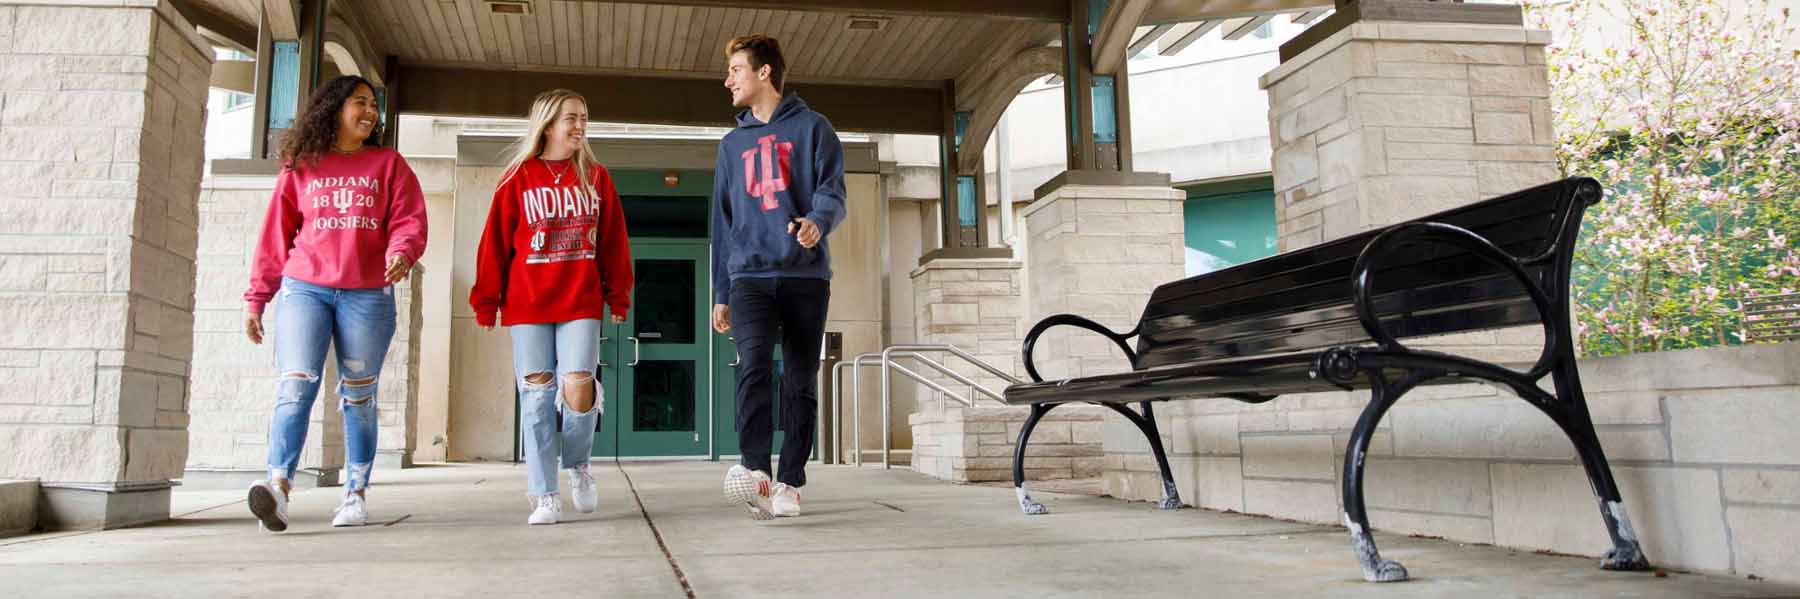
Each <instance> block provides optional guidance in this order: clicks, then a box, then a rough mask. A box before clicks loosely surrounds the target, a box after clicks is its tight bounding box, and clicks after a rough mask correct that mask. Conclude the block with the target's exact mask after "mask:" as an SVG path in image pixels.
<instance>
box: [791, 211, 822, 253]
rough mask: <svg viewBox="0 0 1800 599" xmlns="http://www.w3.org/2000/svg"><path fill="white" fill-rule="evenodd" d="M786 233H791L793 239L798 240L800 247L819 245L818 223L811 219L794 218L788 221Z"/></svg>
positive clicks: (808, 247) (809, 247)
mask: <svg viewBox="0 0 1800 599" xmlns="http://www.w3.org/2000/svg"><path fill="white" fill-rule="evenodd" d="M788 234H789V235H793V236H794V240H795V241H799V242H800V247H803V248H806V249H809V250H810V249H812V247H813V246H815V245H819V237H820V234H819V224H818V223H815V222H812V219H807V218H796V219H794V222H791V223H788Z"/></svg>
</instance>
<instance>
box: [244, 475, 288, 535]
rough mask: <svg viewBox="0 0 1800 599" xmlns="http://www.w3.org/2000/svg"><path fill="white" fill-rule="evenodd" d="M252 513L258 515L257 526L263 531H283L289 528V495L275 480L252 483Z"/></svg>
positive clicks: (249, 501) (250, 501)
mask: <svg viewBox="0 0 1800 599" xmlns="http://www.w3.org/2000/svg"><path fill="white" fill-rule="evenodd" d="M248 503H249V504H250V513H252V514H255V515H256V527H257V528H259V529H262V531H263V532H282V531H285V530H287V528H288V517H287V507H288V496H287V492H285V491H282V490H281V485H280V484H279V483H277V482H275V481H273V480H259V481H256V482H254V483H250V497H249V500H248Z"/></svg>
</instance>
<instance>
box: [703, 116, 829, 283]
mask: <svg viewBox="0 0 1800 599" xmlns="http://www.w3.org/2000/svg"><path fill="white" fill-rule="evenodd" d="M737 123H738V126H737V129H736V130H734V131H732V132H731V133H728V134H726V135H725V139H722V140H719V163H718V166H717V167H716V169H715V170H714V171H713V218H712V220H713V227H712V257H713V268H712V272H713V303H715V304H727V303H730V298H731V282H732V281H734V280H737V279H744V278H776V277H784V278H796V279H826V280H829V279H831V251H830V237H829V236H830V235H831V231H832V230H833V229H836V228H837V226H838V223H842V222H844V216H845V214H846V211H845V204H846V202H845V201H844V148H843V146H842V145H841V144H839V143H838V137H837V131H835V130H833V129H832V128H831V122H830V121H827V120H825V117H824V116H822V115H820V114H819V113H817V112H813V111H812V109H811V108H808V107H807V106H806V102H805V101H802V100H801V99H800V97H799V96H796V95H793V94H788V95H787V96H785V97H783V98H782V99H781V104H780V105H778V106H776V108H775V113H774V114H773V115H770V116H769V122H767V123H764V122H762V121H759V120H756V116H755V115H753V114H751V112H750V111H749V110H748V109H746V110H744V111H743V112H740V113H738V116H737ZM798 218H806V219H810V220H812V221H813V222H814V223H816V224H818V225H819V232H820V233H821V234H822V236H821V237H820V239H819V243H818V245H815V246H813V248H812V249H807V248H804V247H801V246H800V242H799V241H798V240H796V239H795V238H794V234H792V233H789V232H788V224H789V223H792V222H794V220H795V219H798Z"/></svg>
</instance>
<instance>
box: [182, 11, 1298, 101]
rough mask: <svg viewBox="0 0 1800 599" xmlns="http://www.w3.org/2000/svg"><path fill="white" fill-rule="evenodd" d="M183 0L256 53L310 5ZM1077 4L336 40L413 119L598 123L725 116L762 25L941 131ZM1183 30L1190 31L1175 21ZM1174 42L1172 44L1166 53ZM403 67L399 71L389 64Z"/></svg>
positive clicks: (389, 29)
mask: <svg viewBox="0 0 1800 599" xmlns="http://www.w3.org/2000/svg"><path fill="white" fill-rule="evenodd" d="M1113 3H1114V4H1119V5H1122V7H1123V8H1126V9H1129V10H1131V11H1133V12H1134V13H1135V15H1136V18H1137V20H1138V21H1139V22H1141V23H1142V24H1144V25H1171V27H1159V28H1157V29H1158V30H1160V31H1153V32H1154V33H1156V34H1157V37H1163V36H1162V34H1163V33H1173V34H1177V35H1179V34H1183V33H1192V31H1193V30H1195V29H1198V28H1199V24H1200V23H1201V22H1209V23H1213V24H1214V25H1213V26H1217V23H1218V22H1219V21H1221V20H1223V19H1227V18H1242V17H1255V16H1257V15H1267V14H1276V13H1282V12H1296V13H1297V12H1303V11H1305V10H1307V9H1313V8H1320V7H1329V6H1330V5H1331V0H1114V2H1113ZM176 4H177V5H178V7H179V8H181V9H182V11H183V12H184V13H186V14H187V15H188V16H189V18H190V19H191V20H193V21H194V22H195V23H196V24H197V25H199V26H200V27H201V28H202V29H203V30H204V31H206V32H208V33H210V34H211V35H212V36H213V37H214V38H215V39H220V40H225V41H229V42H232V43H234V44H235V45H238V46H241V47H244V48H254V47H256V40H255V37H256V32H257V30H258V16H259V14H267V15H269V24H270V29H271V30H273V31H275V32H276V33H277V35H281V34H282V32H283V31H284V30H286V31H287V32H289V33H287V36H293V35H295V34H294V33H292V32H293V29H294V28H295V26H296V25H295V24H296V23H298V22H300V21H301V19H300V18H299V13H300V11H301V10H302V7H301V5H302V4H303V3H302V2H298V1H295V0H177V2H176ZM1071 5H1072V3H1071V2H1069V1H1068V0H980V1H975V0H667V1H656V2H639V3H623V2H599V1H592V0H527V1H493V0H336V1H335V2H332V3H331V10H332V13H333V14H332V17H333V18H332V19H331V20H330V27H338V28H347V29H349V30H350V31H348V32H343V31H340V32H338V35H340V36H344V37H347V38H349V39H352V40H354V43H353V44H350V45H352V46H355V45H361V46H363V48H361V49H360V50H361V52H360V53H361V54H363V55H365V56H367V57H368V59H369V62H370V63H371V64H369V65H367V67H366V68H365V70H372V71H375V72H377V73H378V74H379V75H381V76H382V77H386V78H393V79H395V80H396V81H397V82H399V81H400V80H404V82H401V83H399V88H400V90H401V91H399V93H398V97H397V99H396V102H397V104H398V107H399V108H400V110H401V111H402V112H409V113H425V114H446V115H467V116H514V115H517V114H520V113H522V112H523V111H524V109H525V107H526V104H528V103H529V100H530V97H531V95H532V94H534V93H535V92H536V91H538V90H539V89H542V88H544V87H547V86H552V85H554V86H562V87H571V88H575V89H577V90H581V91H584V92H586V93H589V94H590V95H596V96H599V97H605V98H608V99H609V100H608V101H607V103H608V105H607V106H604V107H601V106H595V107H590V109H591V110H592V111H593V112H594V113H595V118H596V119H606V120H624V121H634V122H652V123H670V124H709V125H710V124H717V123H719V122H721V121H722V120H724V119H726V118H728V117H729V114H730V109H729V107H728V106H726V105H725V102H724V100H725V92H724V90H723V88H722V87H721V86H720V85H719V80H720V79H721V77H722V68H721V65H722V63H723V58H722V56H721V51H722V48H723V47H724V44H725V41H726V40H728V39H730V38H731V37H732V36H736V35H742V34H746V33H766V34H769V35H773V36H775V37H777V38H779V39H780V40H781V41H782V43H783V46H784V49H785V50H786V51H787V54H788V61H789V63H790V65H791V71H790V73H789V76H788V81H789V83H790V84H791V85H793V86H794V87H795V88H796V89H797V90H799V91H800V93H801V94H802V95H804V96H805V97H807V98H808V100H809V101H810V102H812V103H814V104H815V105H820V106H821V109H822V110H824V109H825V108H826V107H829V110H828V111H827V113H828V114H831V115H832V116H833V120H834V121H836V122H838V124H839V127H840V128H842V129H846V130H864V131H886V132H907V133H928V134H935V133H939V132H941V131H943V130H944V118H945V117H944V115H945V113H946V106H945V104H947V103H957V104H961V103H964V102H958V101H957V100H961V98H955V99H954V100H951V101H950V102H946V90H951V89H954V90H970V91H973V90H975V89H977V88H979V87H981V86H982V85H983V84H985V83H986V79H988V78H989V77H991V76H992V75H993V74H994V73H995V72H998V71H1000V70H1002V67H1004V66H1005V63H1006V62H1008V61H1009V60H1012V59H1013V58H1014V57H1016V56H1018V55H1019V54H1020V53H1021V52H1023V51H1025V50H1028V49H1031V48H1035V47H1041V46H1045V45H1047V44H1050V43H1052V42H1053V41H1054V40H1056V39H1058V37H1059V31H1060V28H1061V25H1062V24H1064V23H1067V22H1068V21H1069V19H1070V15H1069V12H1070V7H1071ZM1115 10H1116V9H1115ZM521 11H522V12H521ZM1177 23H1187V24H1188V25H1186V26H1182V27H1174V24H1177ZM1230 25H1231V24H1229V23H1228V24H1227V27H1226V28H1230ZM1213 26H1208V27H1206V29H1208V30H1210V29H1211V28H1213ZM328 28H329V27H328ZM1129 30H1130V29H1127V31H1129ZM1171 30H1172V31H1171ZM1202 33H1204V31H1202ZM1133 37H1134V40H1133V41H1136V42H1139V43H1138V44H1133V45H1134V46H1137V47H1134V48H1132V50H1133V51H1137V50H1140V49H1141V48H1143V47H1145V46H1148V45H1150V42H1153V41H1156V40H1154V39H1150V38H1147V37H1146V36H1145V35H1143V34H1138V35H1134V36H1133ZM1189 37H1190V38H1192V37H1197V36H1189ZM1174 39H1176V38H1174V37H1170V38H1168V39H1166V40H1164V41H1163V45H1164V47H1169V46H1171V45H1172V43H1171V40H1174ZM382 57H391V58H392V60H391V62H390V61H387V60H383V59H382ZM396 68H397V69H398V70H399V71H401V73H403V74H394V73H387V72H386V71H387V70H389V69H396ZM950 93H952V94H956V92H950ZM956 95H958V96H960V95H963V94H956ZM598 103H599V102H596V104H598Z"/></svg>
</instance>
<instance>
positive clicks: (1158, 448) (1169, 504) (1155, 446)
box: [1100, 401, 1181, 510]
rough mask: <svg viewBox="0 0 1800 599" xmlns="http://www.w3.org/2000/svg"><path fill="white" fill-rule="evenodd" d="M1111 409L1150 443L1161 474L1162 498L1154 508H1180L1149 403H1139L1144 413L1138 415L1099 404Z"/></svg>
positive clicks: (1154, 415)
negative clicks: (1123, 417)
mask: <svg viewBox="0 0 1800 599" xmlns="http://www.w3.org/2000/svg"><path fill="white" fill-rule="evenodd" d="M1100 405H1103V406H1106V407H1108V408H1112V410H1113V411H1114V412H1118V413H1119V414H1121V415H1123V416H1125V419H1126V420H1130V421H1131V423H1132V424H1135V425H1137V427H1138V431H1140V432H1142V433H1144V440H1146V441H1149V442H1150V453H1152V454H1153V455H1155V456H1156V467H1157V469H1158V470H1160V471H1161V472H1162V484H1163V498H1162V501H1160V502H1157V504H1156V507H1159V508H1162V509H1165V510H1173V509H1179V508H1180V507H1181V490H1180V489H1179V488H1177V487H1176V486H1175V475H1174V474H1173V473H1172V472H1171V471H1170V470H1169V454H1168V453H1167V452H1165V451H1163V444H1162V433H1160V432H1158V431H1157V430H1156V412H1155V411H1153V410H1152V409H1151V408H1150V402H1147V401H1146V402H1139V404H1138V405H1139V406H1140V407H1142V408H1143V410H1144V413H1143V414H1141V415H1140V414H1138V413H1137V412H1133V411H1131V408H1127V407H1125V406H1122V405H1118V404H1110V403H1109V404H1100Z"/></svg>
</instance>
